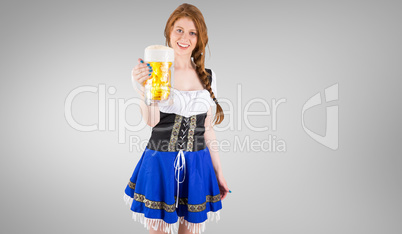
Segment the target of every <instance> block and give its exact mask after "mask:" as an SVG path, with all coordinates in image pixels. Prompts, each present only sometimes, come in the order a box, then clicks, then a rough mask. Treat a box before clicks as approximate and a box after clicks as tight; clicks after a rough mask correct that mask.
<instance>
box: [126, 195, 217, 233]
mask: <svg viewBox="0 0 402 234" xmlns="http://www.w3.org/2000/svg"><path fill="white" fill-rule="evenodd" d="M123 199H124V201H125V203H126V204H127V205H129V206H130V207H131V204H132V203H133V198H131V197H130V196H128V195H127V194H124V198H123ZM207 217H208V219H207V220H205V221H204V222H202V223H191V222H187V220H185V219H184V217H179V219H178V221H177V222H176V223H166V222H165V221H164V220H163V219H150V218H147V217H145V216H144V214H143V213H137V212H133V217H132V218H133V219H134V221H138V222H140V223H141V224H143V225H144V227H145V228H146V229H147V230H149V228H150V227H152V228H153V229H154V230H155V231H156V230H158V228H159V227H160V229H161V230H163V231H164V232H166V233H170V234H173V233H178V231H179V222H180V223H181V224H183V223H185V225H186V226H187V228H188V229H189V230H190V231H191V232H192V233H201V232H204V231H205V223H206V222H209V221H213V220H214V219H215V220H216V222H218V220H219V219H220V211H219V210H218V211H216V212H213V211H209V212H208V213H207Z"/></svg>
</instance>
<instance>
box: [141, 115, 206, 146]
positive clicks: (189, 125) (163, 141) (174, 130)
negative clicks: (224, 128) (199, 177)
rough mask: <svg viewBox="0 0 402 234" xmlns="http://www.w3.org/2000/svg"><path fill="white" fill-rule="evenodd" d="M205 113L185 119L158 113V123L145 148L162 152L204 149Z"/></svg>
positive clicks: (179, 116) (180, 116)
mask: <svg viewBox="0 0 402 234" xmlns="http://www.w3.org/2000/svg"><path fill="white" fill-rule="evenodd" d="M206 116H207V113H201V114H198V115H192V116H190V117H185V116H182V115H179V114H175V113H164V112H162V111H160V121H159V123H158V124H157V125H155V126H154V127H153V128H152V134H151V138H150V140H149V142H148V145H147V148H148V149H152V150H157V151H163V152H176V151H179V150H183V151H198V150H203V149H205V148H206V144H205V139H204V133H205V126H204V123H205V118H206Z"/></svg>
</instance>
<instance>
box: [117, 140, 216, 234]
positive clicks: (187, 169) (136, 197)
mask: <svg viewBox="0 0 402 234" xmlns="http://www.w3.org/2000/svg"><path fill="white" fill-rule="evenodd" d="M177 195H178V196H177ZM124 200H125V202H126V204H128V205H129V206H130V209H131V211H133V219H134V220H136V221H139V222H141V223H142V224H143V225H144V227H146V228H147V229H148V230H149V228H150V227H152V228H154V229H155V230H157V229H160V230H163V231H165V232H170V233H173V232H174V233H177V231H178V225H179V222H180V223H185V225H186V226H187V228H189V229H190V230H191V231H192V232H193V233H201V232H202V231H204V230H205V222H208V221H212V220H213V219H214V218H215V219H216V222H217V221H218V220H219V219H220V216H219V210H221V209H222V202H221V197H220V191H219V186H218V181H217V178H216V176H215V171H214V168H213V165H212V161H211V155H210V152H209V149H208V147H207V148H205V149H203V150H199V151H194V152H193V151H183V150H180V151H177V152H161V151H155V150H151V149H149V148H145V150H144V152H143V154H142V156H141V158H140V160H139V161H138V163H137V166H136V167H135V169H134V172H133V174H132V176H131V178H130V180H129V181H128V184H127V186H126V189H125V194H124Z"/></svg>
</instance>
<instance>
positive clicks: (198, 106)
mask: <svg viewBox="0 0 402 234" xmlns="http://www.w3.org/2000/svg"><path fill="white" fill-rule="evenodd" d="M211 71H212V82H211V88H212V91H213V92H214V94H215V97H216V98H218V95H217V90H216V75H215V72H214V71H213V70H211ZM170 95H171V99H170V101H169V102H164V103H159V104H158V106H159V110H160V111H162V112H165V113H175V114H179V115H182V116H184V117H190V116H192V115H198V114H202V113H207V112H208V110H209V108H210V107H211V106H215V105H216V104H215V102H214V101H213V100H212V98H211V95H210V94H209V92H208V90H206V89H202V90H190V91H182V90H177V89H175V88H171V92H170Z"/></svg>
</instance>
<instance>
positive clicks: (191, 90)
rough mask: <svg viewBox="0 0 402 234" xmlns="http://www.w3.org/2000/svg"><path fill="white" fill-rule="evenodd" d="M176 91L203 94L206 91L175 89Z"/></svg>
mask: <svg viewBox="0 0 402 234" xmlns="http://www.w3.org/2000/svg"><path fill="white" fill-rule="evenodd" d="M173 89H174V90H177V91H179V92H202V91H204V90H206V89H198V90H179V89H175V88H173ZM207 91H208V90H207Z"/></svg>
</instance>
